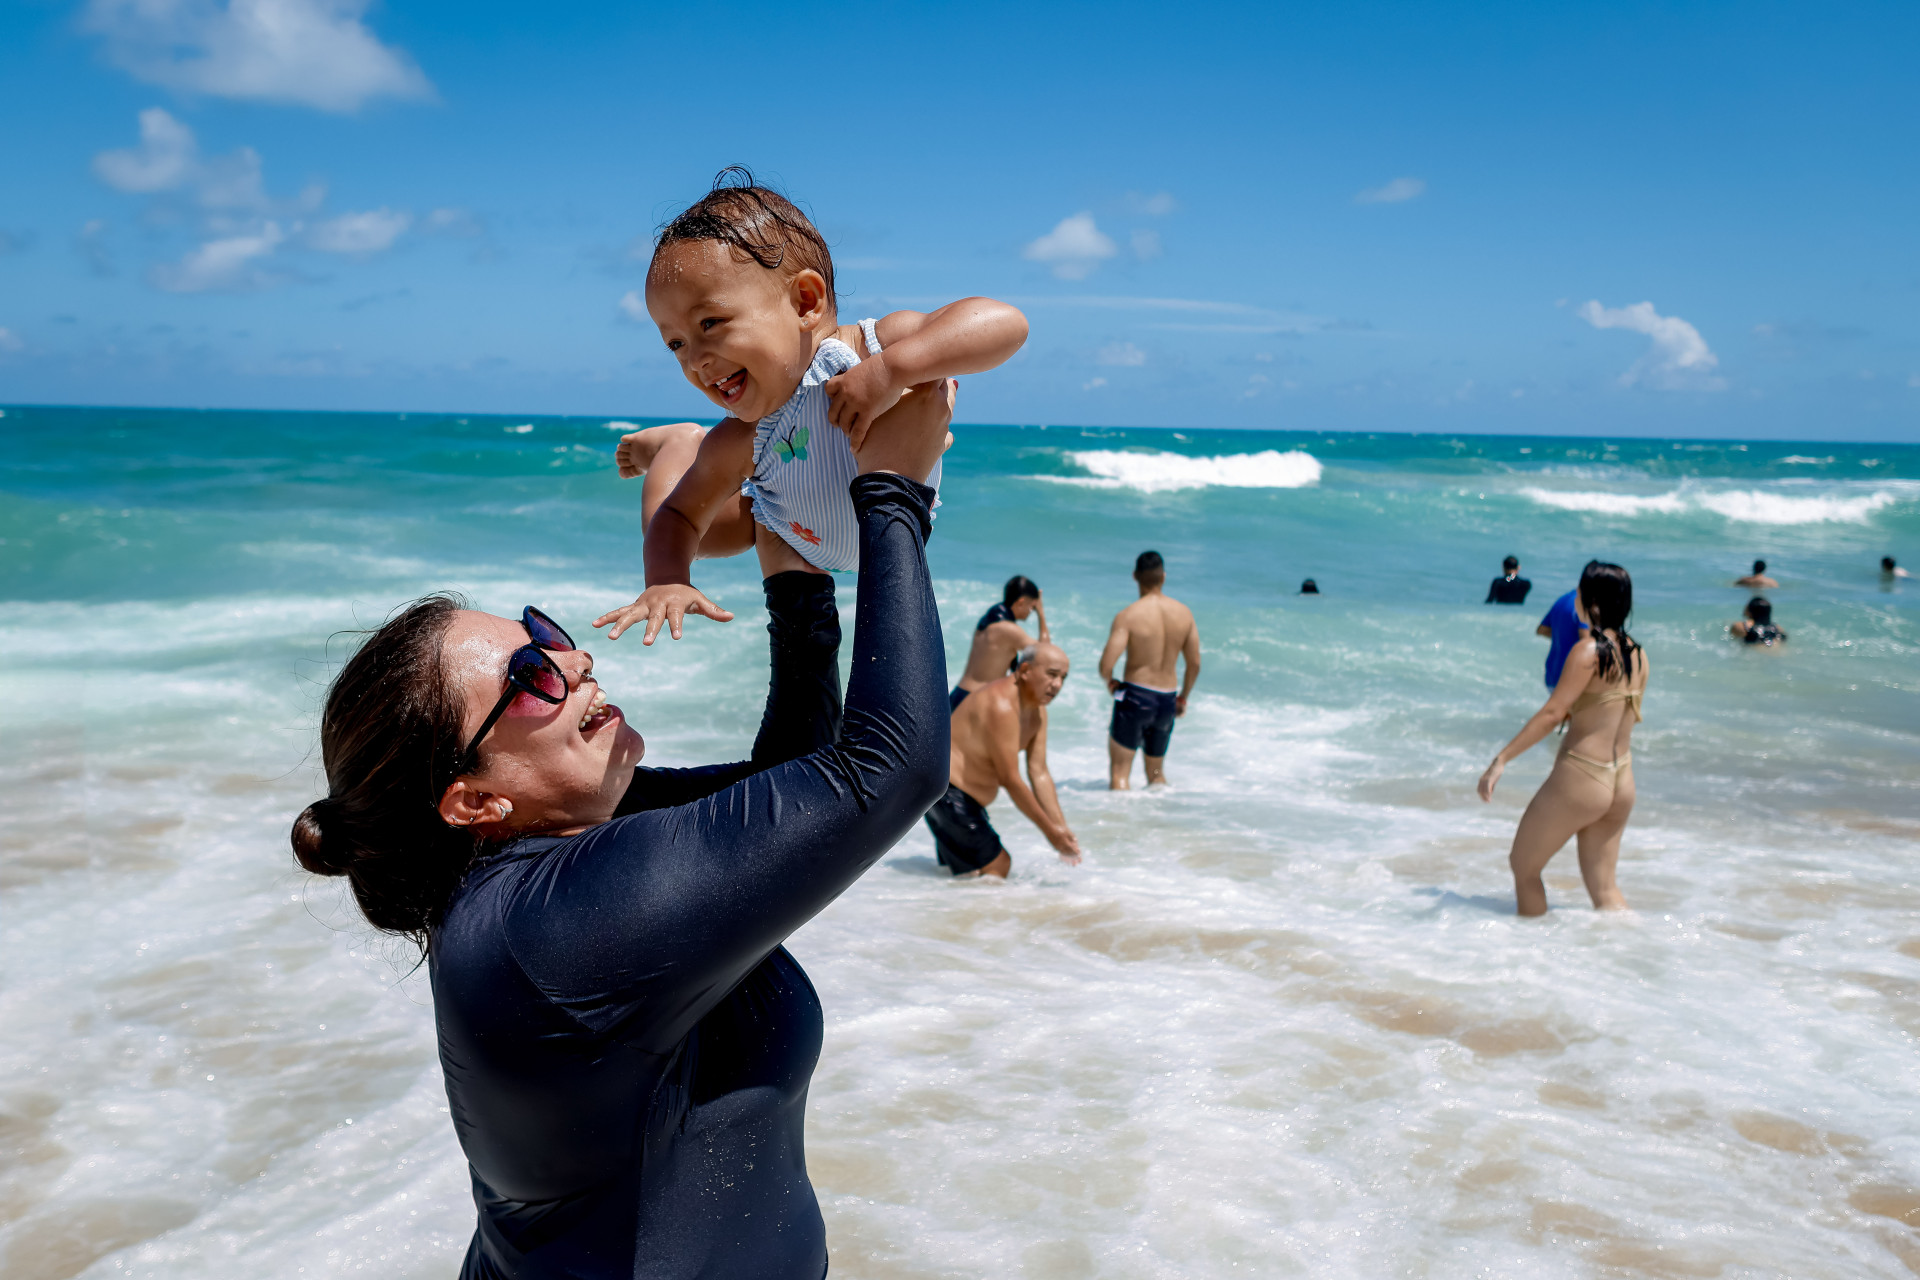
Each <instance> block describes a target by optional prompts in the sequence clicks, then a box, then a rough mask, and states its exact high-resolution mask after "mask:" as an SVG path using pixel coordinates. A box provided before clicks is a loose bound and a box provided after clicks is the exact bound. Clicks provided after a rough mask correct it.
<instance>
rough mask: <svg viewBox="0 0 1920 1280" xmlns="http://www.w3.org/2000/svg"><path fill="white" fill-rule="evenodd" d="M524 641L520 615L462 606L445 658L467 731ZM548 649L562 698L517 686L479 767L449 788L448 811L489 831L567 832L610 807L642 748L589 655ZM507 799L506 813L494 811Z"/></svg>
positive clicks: (453, 818)
mask: <svg viewBox="0 0 1920 1280" xmlns="http://www.w3.org/2000/svg"><path fill="white" fill-rule="evenodd" d="M526 643H527V629H526V628H525V627H524V626H522V625H521V624H520V623H518V622H516V621H514V620H512V619H509V618H501V617H497V616H495V615H493V614H491V613H480V612H477V611H475V610H471V609H463V610H461V611H460V612H459V613H457V614H455V615H454V618H453V622H452V624H451V625H450V626H449V627H448V629H447V634H446V637H445V639H444V640H443V641H442V642H441V650H440V653H441V658H442V660H443V661H444V663H445V664H446V671H447V677H448V680H449V682H450V683H451V685H452V687H453V689H454V691H455V694H456V696H457V697H458V698H459V699H460V701H461V703H462V704H463V705H464V707H465V713H464V715H463V717H462V720H463V725H464V728H463V729H462V734H463V736H464V737H467V738H471V737H472V735H473V734H474V733H475V732H476V731H477V730H478V729H479V728H480V726H481V725H482V724H484V723H485V722H486V719H487V715H488V713H489V712H491V711H492V710H493V707H494V704H495V703H497V702H498V701H499V700H500V695H501V693H502V692H504V691H505V689H506V670H507V659H508V657H509V656H511V655H512V653H513V651H514V650H515V649H518V648H520V647H521V646H522V645H524V644H526ZM547 656H548V657H549V658H551V659H553V661H554V664H555V665H556V666H558V667H559V668H560V670H561V671H563V672H564V673H565V674H566V677H567V700H566V701H565V702H563V703H561V704H560V705H558V706H555V705H554V704H552V703H549V702H542V701H540V699H538V698H534V697H530V696H528V695H527V694H524V693H522V694H520V695H519V696H518V697H516V698H515V699H514V700H513V702H512V704H511V705H509V706H508V707H507V710H506V712H505V713H504V714H503V715H502V716H501V717H500V719H499V720H498V721H496V722H495V724H494V726H493V728H492V729H491V730H490V731H489V732H488V734H487V736H486V738H485V739H484V740H483V741H482V742H481V744H480V749H479V755H480V762H481V763H480V767H479V768H478V769H477V770H475V771H474V772H472V773H470V774H466V775H463V776H462V777H461V778H460V779H458V780H456V781H455V782H454V783H453V785H452V786H450V787H449V788H448V791H447V798H443V800H442V801H441V806H440V811H441V813H442V814H443V815H445V816H447V818H448V821H450V822H454V823H456V824H458V825H472V826H473V827H475V828H476V829H477V830H481V831H487V832H493V833H498V832H504V831H552V832H556V833H559V832H571V831H575V830H580V829H583V828H586V827H590V826H593V825H594V824H596V823H600V822H605V821H606V820H607V819H609V818H611V817H612V816H613V811H614V807H615V806H616V805H618V804H619V803H620V797H621V796H623V795H624V794H626V790H627V787H628V785H629V784H630V783H631V782H632V781H633V767H634V765H636V764H638V763H639V761H640V757H641V756H642V755H643V754H645V752H646V744H645V742H643V741H642V740H641V737H640V735H639V734H638V733H637V732H635V731H634V729H633V727H632V726H631V725H629V724H628V723H627V721H626V717H625V716H623V715H621V713H620V708H618V707H616V706H614V705H613V704H612V703H610V702H607V701H606V695H605V694H604V693H602V692H601V690H600V684H599V682H598V681H597V680H595V679H594V678H593V674H592V673H593V655H592V654H590V653H586V652H584V651H574V652H571V653H552V652H549V653H548V654H547ZM503 801H504V802H505V805H506V807H507V812H506V816H505V818H504V820H502V819H501V818H500V817H499V816H498V814H499V813H500V810H501V803H500V802H503Z"/></svg>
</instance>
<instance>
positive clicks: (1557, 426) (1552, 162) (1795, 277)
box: [0, 0, 1920, 441]
mask: <svg viewBox="0 0 1920 1280" xmlns="http://www.w3.org/2000/svg"><path fill="white" fill-rule="evenodd" d="M1917 55H1920V6H1916V5H1913V4H1911V3H1902V4H1872V3H1859V4H1847V3H1836V4H1830V5H1806V4H1777V3H1764V2H1759V3H1700V4H1682V3H1664V4H1649V3H1634V2H1632V0H1623V2H1620V3H1564V4H1553V5H1543V4H1539V3H1537V2H1534V3H1513V4H1504V3H1503V4H1494V3H1482V4H1463V3H1448V4H1441V3H1428V4H1390V3H1369V2H1367V0H1351V2H1347V3H1320V4H1311V5H1300V4H1285V3H1271V2H1270V3H1265V4H1258V5H1224V4H1208V3H1187V4H1182V5H1178V6H1165V5H1154V6H1146V5H1134V4H1128V3H1101V4H1088V5H1064V4H1047V3H1034V2H1032V0H1029V2H1027V3H1020V4H1003V3H997V2H995V0H983V2H981V3H973V4H967V5H942V4H918V5H894V4H887V3H874V4H870V5H867V6H815V5H804V4H786V5H778V6H768V5H753V4H724V3H710V4H698V5H686V4H677V5H654V4H634V3H621V4H603V3H597V2H595V0H576V2H574V3H569V4H566V5H528V4H524V3H511V4H509V3H496V2H495V0H461V2H460V3H458V4H455V3H451V2H447V0H391V2H390V3H386V4H369V3H367V2H366V0H77V2H75V0H9V2H8V3H6V4H4V5H0V403H14V404H22V403H35V404H115V405H156V406H161V405H164V406H187V407H191V406H209V407H236V408H240V407H260V408H307V409H358V410H388V411H415V412H421V411H446V412H470V413H484V412H499V413H554V414H558V413H575V414H593V415H608V416H613V417H646V416H683V415H684V416H687V417H692V418H697V419H701V420H711V419H712V418H714V417H715V416H716V413H715V411H714V410H713V408H712V406H711V405H710V404H709V403H708V402H707V401H706V400H705V399H704V397H702V396H701V395H700V394H699V393H698V392H697V391H695V390H694V388H692V387H691V386H689V385H688V384H687V383H686V382H685V381H684V380H683V379H682V377H681V376H680V374H679V373H678V371H677V368H676V366H675V364H674V361H673V360H672V358H671V356H670V355H669V354H668V352H667V351H666V350H665V348H664V346H663V345H662V343H661V341H660V338H659V335H658V333H657V332H656V331H655V330H654V328H653V327H652V325H651V324H650V323H649V322H648V321H647V320H646V317H645V312H644V310H643V309H642V308H641V307H640V305H639V303H640V292H639V291H641V290H642V289H643V284H644V282H643V275H644V270H645V265H646V260H647V256H648V253H649V251H650V247H651V236H652V234H653V232H654V231H655V229H656V228H657V227H658V226H659V225H660V224H661V223H662V222H664V221H665V220H666V219H668V218H670V217H671V216H672V215H673V214H674V213H675V212H677V211H678V210H679V209H681V208H682V207H684V206H685V205H686V204H688V203H690V202H691V201H693V200H694V199H697V198H698V197H699V196H700V195H701V194H702V193H703V192H704V191H705V190H706V189H707V188H708V186H709V184H710V183H711V182H712V180H713V176H714V174H715V173H716V172H717V171H718V170H720V169H721V168H722V167H723V166H726V165H730V164H744V165H747V166H749V167H751V168H752V170H753V171H754V172H755V173H756V174H757V175H759V177H760V178H761V180H763V181H766V182H769V183H771V184H773V185H775V186H777V187H779V188H780V189H781V190H783V191H785V192H786V193H788V194H789V195H791V196H793V197H794V198H795V199H796V200H798V201H799V202H800V203H801V204H802V206H803V207H804V208H806V209H808V210H809V211H810V212H811V214H812V215H813V217H814V218H815V220H816V222H817V223H818V224H819V226H820V227H821V229H822V231H823V232H824V233H825V235H826V237H827V239H828V241H829V243H830V244H831V245H832V247H833V251H834V255H835V262H836V267H837V271H838V275H839V284H840V287H841V293H842V298H841V311H842V318H843V319H846V320H851V319H858V318H859V317H861V316H865V315H877V314H884V313H885V312H887V311H890V310H894V309H898V308H902V307H908V308H915V309H925V308H928V307H931V306H935V305H938V304H940V303H942V302H946V301H950V300H952V299H954V298H957V297H962V296H966V295H970V294H987V295H990V296H993V297H998V298H1002V299H1005V300H1007V301H1010V302H1013V303H1015V304H1016V305H1018V306H1020V307H1021V308H1022V309H1023V310H1024V311H1025V312H1026V313H1027V315H1028V318H1029V320H1030V322H1031V326H1032V332H1031V336H1030V338H1029V340H1028V342H1027V345H1026V347H1025V348H1024V349H1023V350H1022V351H1021V352H1020V354H1019V355H1017V356H1016V357H1015V358H1014V359H1013V360H1012V361H1010V362H1009V363H1008V364H1007V365H1005V366H1003V367H1001V368H1000V369H998V370H994V371H992V372H989V373H986V374H981V375H978V376H976V377H972V378H968V379H966V380H964V381H963V383H962V389H961V401H960V406H959V410H958V413H957V417H958V418H959V419H961V420H963V421H973V422H1004V423H1049V424H1087V425H1113V426H1167V427H1180V426H1195V427H1211V426H1221V427H1260V428H1276V429H1288V430H1293V429H1299V430H1321V431H1327V430H1352V431H1430V432H1453V433H1458V432H1496V433H1520V434H1535V433H1540V434H1553V433H1567V434H1578V435H1607V434H1615V435H1623V436H1624V435H1663V436H1673V435H1681V436H1702V437H1707V436H1732V437H1742V438H1759V437H1772V438H1787V439H1807V440H1821V439H1833V440H1893V441H1915V440H1920V315H1917V313H1920V306H1916V304H1920V240H1917V239H1916V235H1915V232H1916V228H1917V227H1920V218H1917V217H1916V213H1917V212H1920V171H1917V170H1916V163H1917V160H1920V146H1917V145H1916V143H1920V137H1916V134H1920V110H1917V108H1920V76H1916V75H1914V74H1913V67H1914V66H1915V65H1916V64H1917V62H1920V58H1917Z"/></svg>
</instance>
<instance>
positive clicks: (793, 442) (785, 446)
mask: <svg viewBox="0 0 1920 1280" xmlns="http://www.w3.org/2000/svg"><path fill="white" fill-rule="evenodd" d="M811 434H812V432H810V431H809V430H808V429H807V428H805V427H795V428H794V429H793V430H792V431H789V432H788V433H787V434H786V436H785V437H784V438H781V439H776V440H775V441H774V442H773V456H774V457H776V458H778V459H780V461H782V462H792V461H794V460H795V459H796V458H797V459H799V460H800V461H801V462H805V461H806V460H807V439H808V437H809V436H811Z"/></svg>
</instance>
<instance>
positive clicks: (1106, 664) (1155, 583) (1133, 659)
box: [1100, 551, 1200, 791]
mask: <svg viewBox="0 0 1920 1280" xmlns="http://www.w3.org/2000/svg"><path fill="white" fill-rule="evenodd" d="M1133 580H1134V581H1135V582H1136V583H1138V584H1139V585H1140V598H1139V599H1138V600H1136V601H1134V602H1133V603H1132V604H1130V605H1128V606H1127V607H1126V608H1124V609H1122V610H1121V611H1120V612H1119V613H1118V614H1117V615H1115V617H1114V619H1113V629H1112V630H1111V631H1109V632H1108V633H1107V647H1106V650H1105V651H1104V652H1102V653H1101V655H1100V678H1101V679H1102V680H1105V681H1106V682H1107V689H1108V691H1109V692H1110V693H1112V694H1113V722H1112V724H1111V726H1110V727H1109V728H1108V731H1107V763H1108V771H1107V786H1108V789H1110V790H1113V791H1125V790H1127V788H1128V787H1129V786H1131V785H1132V774H1133V757H1134V753H1135V752H1137V751H1139V750H1140V748H1141V747H1142V746H1143V745H1144V746H1145V747H1146V749H1147V785H1148V786H1150V787H1158V786H1165V785H1166V781H1167V772H1166V763H1167V743H1168V741H1169V740H1170V739H1171V738H1172V737H1173V721H1174V718H1175V717H1176V716H1183V715H1185V714H1187V697H1188V695H1189V694H1191V693H1192V692H1193V682H1194V681H1195V680H1198V679H1199V678H1200V629H1199V628H1198V627H1196V626H1195V625H1194V622H1193V613H1192V611H1191V610H1189V609H1188V608H1187V606H1185V605H1183V604H1181V603H1180V602H1179V601H1178V600H1175V599H1174V598H1173V597H1172V596H1170V595H1168V594H1166V592H1164V591H1162V590H1161V588H1162V587H1163V586H1164V585H1165V584H1166V581H1167V565H1166V561H1164V560H1162V559H1161V558H1160V553H1159V552H1158V551H1142V552H1141V553H1140V558H1139V559H1137V560H1135V561H1134V563H1133ZM1123 653H1124V654H1126V656H1127V674H1126V678H1125V679H1115V678H1114V674H1113V668H1114V664H1115V663H1117V662H1119V661H1120V655H1121V654H1123ZM1179 658H1185V659H1186V660H1187V670H1186V675H1185V677H1184V678H1182V679H1181V680H1180V682H1179V685H1180V691H1179V692H1178V693H1175V692H1174V678H1173V672H1174V663H1175V660H1176V659H1179Z"/></svg>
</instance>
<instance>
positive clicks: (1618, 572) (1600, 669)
mask: <svg viewBox="0 0 1920 1280" xmlns="http://www.w3.org/2000/svg"><path fill="white" fill-rule="evenodd" d="M1580 603H1581V604H1582V605H1583V606H1584V607H1585V608H1586V611H1587V623H1588V627H1589V630H1588V633H1587V634H1588V635H1590V636H1592V637H1593V657H1594V673H1595V674H1596V675H1597V676H1599V678H1600V679H1602V680H1609V681H1610V680H1612V679H1613V676H1614V672H1615V671H1619V672H1620V675H1621V678H1622V679H1625V680H1631V679H1633V655H1634V654H1635V653H1637V652H1639V650H1640V646H1639V645H1638V644H1636V643H1635V642H1634V639H1633V637H1632V636H1630V635H1628V634H1627V616H1628V615H1629V614H1631V613H1632V612H1633V579H1632V578H1631V577H1629V576H1628V575H1627V571H1626V570H1625V569H1622V568H1621V567H1620V566H1619V565H1617V564H1605V563H1602V562H1601V561H1599V560H1589V561H1587V567H1586V568H1585V569H1582V570H1581V571H1580ZM1609 631H1611V632H1613V633H1614V634H1615V635H1617V636H1619V637H1620V643H1619V644H1618V645H1616V644H1614V642H1613V640H1612V639H1611V638H1610V637H1609V636H1608V635H1607V632H1609Z"/></svg>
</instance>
